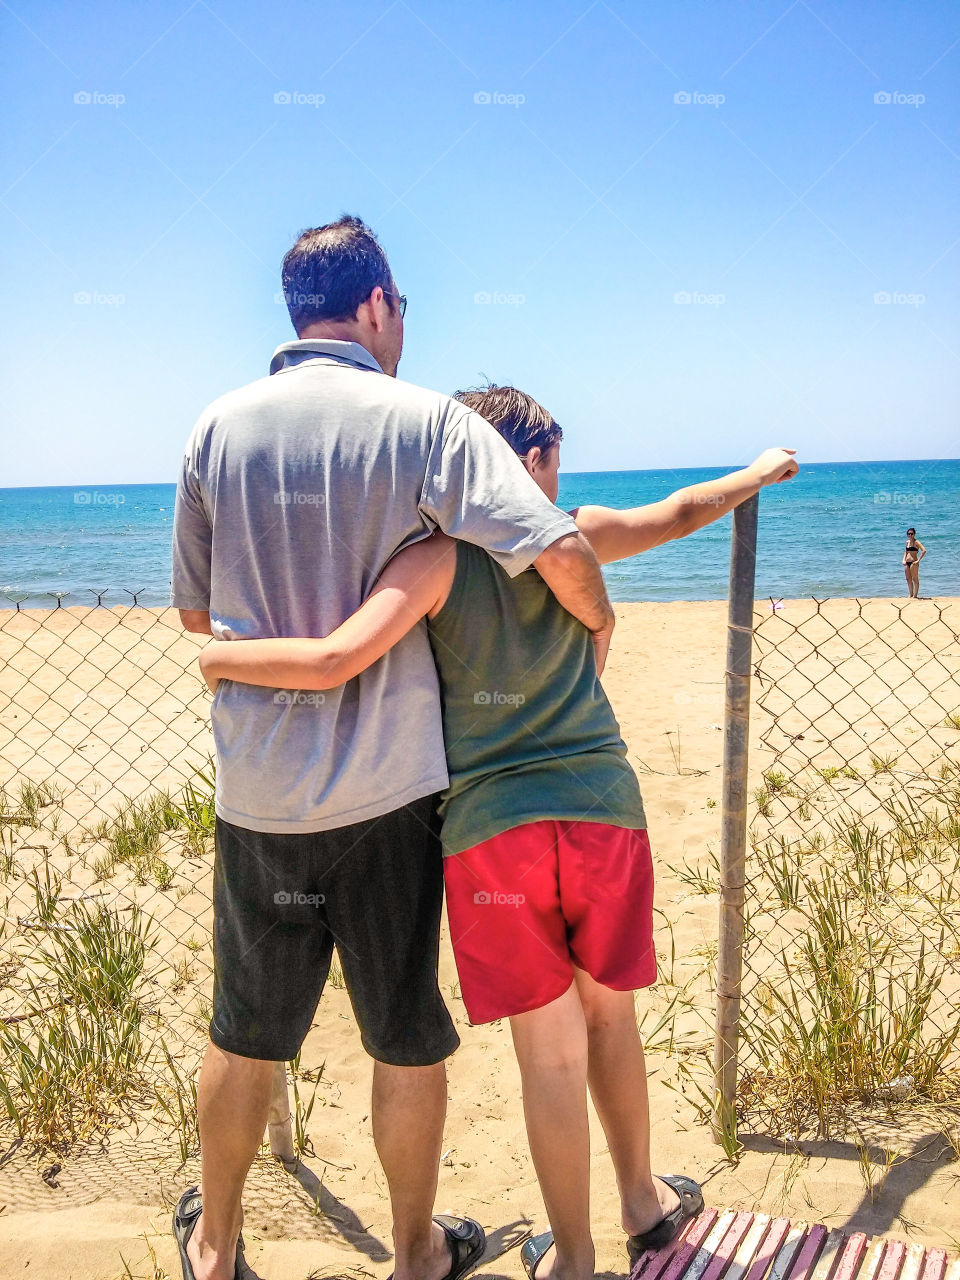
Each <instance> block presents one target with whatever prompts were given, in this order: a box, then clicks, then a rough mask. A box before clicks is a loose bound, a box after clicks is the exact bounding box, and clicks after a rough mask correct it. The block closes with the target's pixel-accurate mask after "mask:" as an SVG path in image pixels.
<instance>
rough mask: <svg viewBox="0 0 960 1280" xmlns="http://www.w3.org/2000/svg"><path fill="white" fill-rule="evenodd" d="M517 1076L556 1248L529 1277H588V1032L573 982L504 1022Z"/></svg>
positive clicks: (547, 1279)
mask: <svg viewBox="0 0 960 1280" xmlns="http://www.w3.org/2000/svg"><path fill="white" fill-rule="evenodd" d="M510 1030H511V1031H512V1033H513V1044H514V1048H515V1049H516V1051H517V1062H518V1063H519V1064H520V1075H521V1077H522V1079H523V1113H524V1116H525V1117H526V1121H527V1137H528V1139H529V1141H530V1154H531V1155H532V1157H533V1163H534V1167H535V1168H536V1171H537V1180H538V1181H539V1183H540V1190H541V1192H542V1193H543V1202H544V1204H545V1206H546V1209H547V1217H548V1218H549V1219H550V1227H551V1230H552V1231H553V1237H554V1242H555V1244H556V1249H555V1250H551V1251H550V1252H549V1253H547V1254H546V1255H545V1256H544V1257H543V1260H542V1261H541V1262H540V1264H539V1265H538V1266H537V1269H536V1274H535V1280H551V1277H552V1280H589V1278H590V1277H592V1276H593V1268H594V1249H593V1240H592V1237H591V1235H590V1127H589V1121H588V1119H587V1032H586V1026H585V1024H584V1019H583V1010H582V1008H581V1006H580V997H579V995H578V993H577V987H576V984H575V983H571V984H570V986H569V987H568V989H567V990H566V991H565V992H564V994H563V995H562V996H560V997H559V999H557V1000H553V1001H551V1003H550V1004H548V1005H544V1006H543V1008H541V1009H532V1010H530V1012H529V1013H521V1014H518V1015H517V1016H516V1017H513V1018H511V1019H510Z"/></svg>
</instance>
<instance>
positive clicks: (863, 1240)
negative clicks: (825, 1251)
mask: <svg viewBox="0 0 960 1280" xmlns="http://www.w3.org/2000/svg"><path fill="white" fill-rule="evenodd" d="M867 1244H868V1241H867V1237H866V1236H865V1235H864V1234H863V1232H862V1231H855V1232H854V1233H853V1235H852V1236H850V1237H848V1239H847V1240H846V1241H845V1242H844V1245H843V1249H842V1250H841V1253H840V1258H839V1260H838V1262H837V1269H836V1271H835V1272H834V1273H833V1280H854V1276H855V1275H856V1274H857V1268H858V1267H859V1266H860V1259H861V1258H862V1257H863V1255H864V1254H865V1253H866V1251H867ZM936 1280H940V1277H939V1276H938V1277H937V1278H936Z"/></svg>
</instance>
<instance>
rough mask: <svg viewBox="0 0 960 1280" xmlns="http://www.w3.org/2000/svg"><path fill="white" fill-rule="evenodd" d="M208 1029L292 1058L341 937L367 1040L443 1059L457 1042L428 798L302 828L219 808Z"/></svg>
mask: <svg viewBox="0 0 960 1280" xmlns="http://www.w3.org/2000/svg"><path fill="white" fill-rule="evenodd" d="M216 848H217V853H216V862H215V867H214V891H213V902H214V926H213V938H214V991H213V1018H212V1021H211V1023H210V1037H211V1039H212V1040H213V1042H214V1044H216V1045H218V1046H219V1047H220V1048H221V1049H225V1050H226V1051H227V1052H228V1053H235V1054H239V1055H240V1056H241V1057H244V1058H263V1059H267V1060H271V1061H287V1060H289V1059H290V1058H293V1057H294V1056H295V1055H296V1053H297V1051H298V1049H299V1048H300V1046H301V1044H302V1043H303V1040H304V1037H305V1036H306V1034H307V1032H308V1030H309V1029H310V1024H311V1022H312V1020H313V1015H314V1013H315V1011H316V1007H317V1002H318V1001H319V999H320V994H321V992H322V991H323V987H324V983H325V982H326V980H327V974H328V973H329V970H330V960H331V957H332V954H333V948H334V946H336V948H337V953H338V955H339V957H340V964H341V967H342V969H343V976H344V980H345V983H346V988H347V992H348V993H349V996H350V1001H351V1003H352V1005H353V1011H354V1014H355V1015H356V1019H357V1023H358V1024H359V1027H360V1035H361V1039H362V1041H363V1047H364V1048H365V1049H366V1051H367V1053H369V1054H370V1056H371V1057H373V1058H376V1059H377V1060H378V1061H379V1062H386V1063H390V1064H392V1065H394V1066H402V1067H418V1066H429V1065H431V1064H432V1063H435V1062H441V1061H442V1060H443V1059H444V1058H446V1057H448V1056H449V1055H450V1054H451V1053H452V1052H453V1051H454V1049H456V1047H457V1045H458V1044H459V1043H460V1041H459V1037H458V1036H457V1033H456V1031H455V1030H454V1026H453V1023H452V1021H451V1019H450V1015H449V1013H448V1012H447V1009H446V1006H445V1005H444V1003H443V998H442V997H441V995H440V989H439V987H438V985H437V958H438V950H439V938H440V910H441V904H442V900H443V868H442V862H441V852H440V841H439V823H438V820H437V816H436V797H435V796H427V797H425V798H424V799H422V800H416V801H414V802H413V803H412V804H408V805H406V806H404V808H402V809H397V810H395V811H394V812H393V813H388V814H384V815H383V816H382V817H379V818H371V819H370V820H368V821H366V822H358V823H355V824H354V825H352V826H349V827H337V828H335V829H333V830H331V831H317V832H311V833H310V834H307V835H271V834H266V833H264V832H261V831H248V830H246V829H245V828H242V827H235V826H233V825H232V824H231V823H229V822H224V821H223V820H222V819H220V818H218V819H217V839H216Z"/></svg>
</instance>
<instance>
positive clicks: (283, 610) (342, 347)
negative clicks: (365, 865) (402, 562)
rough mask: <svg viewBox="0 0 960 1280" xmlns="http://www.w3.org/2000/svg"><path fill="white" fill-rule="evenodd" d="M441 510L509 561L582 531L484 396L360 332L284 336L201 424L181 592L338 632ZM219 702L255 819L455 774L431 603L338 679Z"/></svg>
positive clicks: (255, 631) (242, 626)
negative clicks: (346, 338)
mask: <svg viewBox="0 0 960 1280" xmlns="http://www.w3.org/2000/svg"><path fill="white" fill-rule="evenodd" d="M438 527H439V528H440V529H443V530H444V531H445V532H446V533H448V534H450V535H451V536H452V537H454V538H463V539H465V540H466V541H468V542H473V543H476V544H477V545H478V546H481V547H483V548H485V549H486V550H487V551H488V552H489V553H490V555H492V556H493V557H494V559H496V560H497V562H498V563H499V564H501V565H503V566H504V568H505V569H506V570H507V572H508V573H510V574H511V575H513V574H517V573H520V572H521V571H522V570H524V569H526V568H528V567H529V565H530V564H531V563H532V562H533V561H534V560H535V559H536V558H537V556H539V554H540V553H541V552H542V551H543V550H544V549H545V548H546V547H548V546H550V544H551V543H553V542H555V541H556V540H557V539H558V538H560V537H562V536H563V535H564V534H566V533H573V532H576V526H575V525H574V523H573V521H572V520H571V519H570V517H569V516H567V515H565V514H564V513H563V512H561V511H560V510H558V508H557V507H556V506H554V505H553V503H551V502H550V501H549V500H548V499H547V498H546V497H545V496H544V494H543V493H542V492H541V491H540V489H539V488H538V487H537V485H536V484H535V483H534V482H533V480H531V479H530V477H529V476H528V475H527V474H526V472H525V471H524V469H523V467H522V466H521V464H520V463H519V462H518V460H517V458H516V456H515V455H514V453H513V451H512V450H511V448H510V447H509V445H507V444H506V442H505V441H504V440H503V439H501V437H500V436H499V435H498V433H497V432H496V431H495V430H494V428H493V427H491V426H490V424H489V423H487V422H486V421H485V420H484V419H483V418H481V417H480V416H479V415H478V414H476V413H473V412H471V411H470V410H469V409H467V408H466V407H465V406H464V405H462V404H460V403H459V402H458V401H456V400H452V399H451V398H450V397H449V396H444V395H439V394H438V393H436V392H433V391H426V390H424V389H423V388H422V387H415V386H412V385H410V384H409V383H406V382H401V381H398V380H397V379H395V378H390V377H388V376H387V375H385V374H384V373H383V372H382V371H381V369H380V366H379V365H378V364H377V362H376V360H375V359H374V358H373V357H372V356H371V355H370V354H369V352H368V351H366V350H365V349H364V348H363V347H361V346H359V345H357V344H356V343H353V342H335V341H327V340H317V339H308V340H300V341H296V342H288V343H285V344H284V345H283V346H281V347H279V348H278V349H277V351H276V353H275V354H274V357H273V360H272V362H271V365H270V376H269V377H267V378H263V379H261V380H260V381H258V382H253V383H251V384H250V385H249V386H246V387H242V388H241V389H240V390H238V391H233V392H230V393H229V394H228V395H225V396H223V397H221V399H219V400H216V401H214V403H213V404H212V405H210V406H209V408H208V409H207V410H206V411H205V412H204V413H203V415H202V416H201V418H200V420H199V422H198V423H197V425H196V427H195V428H194V431H193V434H192V435H191V437H190V440H189V442H188V443H187V448H186V453H185V456H184V460H183V468H182V471H181V475H180V480H179V484H178V488H177V505H176V517H175V522H174V547H173V603H174V605H175V606H176V607H177V608H180V609H197V610H209V613H210V618H211V623H212V629H213V633H214V635H215V636H217V637H220V638H226V639H231V638H232V639H244V638H251V637H257V636H323V635H327V634H329V632H331V631H332V630H333V629H334V628H335V627H337V626H339V624H340V623H341V622H343V620H344V619H345V618H347V617H348V616H349V615H350V614H351V613H353V612H354V610H355V609H357V608H358V607H359V606H360V604H361V603H362V602H363V600H364V599H365V598H366V596H367V595H368V593H369V591H370V588H371V587H372V586H373V584H374V582H375V581H376V579H377V577H378V576H379V574H380V573H381V571H382V570H383V567H384V565H385V564H386V563H387V561H388V560H389V559H390V557H391V556H392V555H394V553H395V552H396V551H398V550H399V549H400V548H401V547H404V546H407V545H408V544H410V543H412V542H416V541H418V540H419V539H421V538H425V537H427V536H428V535H429V534H430V533H431V532H433V530H434V529H436V528H438ZM211 720H212V723H213V732H214V738H215V741H216V748H217V813H218V814H219V815H220V817H221V818H224V819H225V820H226V821H228V822H231V823H234V824H235V825H237V826H240V827H246V828H248V829H251V830H254V831H272V832H286V831H289V832H303V831H322V830H326V829H327V828H330V827H339V826H346V825H348V824H350V823H353V822H361V821H363V820H364V819H367V818H373V817H377V816H379V815H380V814H383V813H389V812H390V811H391V810H393V809H397V808H399V807H400V806H401V805H404V804H407V803H409V802H410V801H411V800H415V799H417V798H418V797H420V796H424V795H429V794H431V793H432V792H435V791H439V790H441V789H442V788H443V787H444V786H446V783H447V771H446V764H445V762H444V753H443V738H442V733H441V724H440V695H439V689H438V685H437V675H436V670H435V668H434V664H433V659H432V657H431V653H430V646H429V642H428V639H427V633H426V626H425V624H424V623H423V622H421V623H419V624H418V625H417V626H416V627H415V628H414V629H413V630H412V631H411V632H410V633H409V634H408V635H407V636H406V637H405V638H404V639H403V640H401V641H400V643H399V644H397V645H396V646H395V647H394V648H393V649H391V650H390V652H389V653H388V654H386V656H385V657H383V658H381V659H380V661H379V662H377V663H375V664H374V665H373V666H372V667H370V668H369V669H368V670H367V671H365V672H363V674H362V675H360V676H358V677H357V678H356V679H354V680H351V681H349V682H348V683H347V684H345V685H343V686H341V687H340V688H337V689H331V690H329V691H328V692H326V693H323V694H318V693H297V692H296V691H290V690H284V691H279V692H278V691H274V690H272V689H260V688H255V687H253V686H252V685H242V684H237V683H234V682H232V681H224V682H221V684H220V687H219V688H218V690H217V693H216V695H215V697H214V700H213V704H212V707H211Z"/></svg>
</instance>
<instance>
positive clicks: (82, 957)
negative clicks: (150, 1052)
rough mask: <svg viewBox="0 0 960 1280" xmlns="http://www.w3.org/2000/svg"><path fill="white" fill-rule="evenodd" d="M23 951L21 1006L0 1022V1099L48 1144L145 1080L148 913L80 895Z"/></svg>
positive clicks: (93, 1122) (76, 1134)
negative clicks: (0, 1057)
mask: <svg viewBox="0 0 960 1280" xmlns="http://www.w3.org/2000/svg"><path fill="white" fill-rule="evenodd" d="M56 922H57V927H56V929H54V930H51V931H50V933H49V934H48V936H47V937H46V938H45V939H44V940H43V941H42V942H40V943H39V944H37V945H36V946H35V948H34V949H33V951H32V952H30V953H29V954H28V955H27V956H26V957H25V961H26V976H25V978H24V983H25V990H24V992H23V995H24V1001H23V1008H22V1011H21V1012H20V1013H19V1014H18V1015H16V1016H14V1017H10V1018H7V1019H5V1020H4V1021H3V1022H0V1048H2V1052H3V1070H2V1072H0V1107H2V1108H3V1110H4V1111H5V1112H6V1115H7V1118H8V1120H10V1121H11V1122H12V1124H13V1125H14V1127H15V1129H16V1131H17V1133H18V1135H19V1136H20V1137H22V1138H27V1139H30V1140H33V1141H35V1142H37V1143H39V1144H42V1145H43V1146H44V1147H47V1148H50V1149H52V1150H61V1149H63V1147H64V1146H65V1145H66V1144H68V1143H71V1142H74V1141H76V1140H78V1139H81V1140H82V1139H85V1138H88V1137H90V1136H92V1135H93V1134H94V1133H96V1132H98V1131H100V1130H102V1129H103V1128H104V1127H106V1125H107V1124H108V1122H109V1121H110V1120H112V1119H113V1118H115V1117H116V1115H117V1114H118V1113H119V1112H122V1111H124V1110H125V1108H126V1107H127V1105H128V1103H129V1101H130V1099H131V1097H132V1096H133V1095H134V1094H136V1093H137V1091H138V1090H139V1089H140V1088H142V1086H143V1083H144V1082H143V1063H142V1050H143V1043H142V1034H141V1024H142V1020H143V1014H144V1006H143V997H142V991H141V984H142V978H143V970H144V963H145V960H146V955H147V951H148V948H149V946H150V933H151V927H150V920H149V917H147V916H145V915H144V913H143V912H142V911H140V910H139V908H137V907H135V906H134V907H131V908H130V909H129V910H128V911H124V912H118V911H115V910H112V909H109V908H107V907H104V906H103V905H101V904H96V905H92V904H90V903H88V902H84V901H78V902H73V903H71V904H70V906H69V909H68V910H66V911H64V912H58V913H57V920H56Z"/></svg>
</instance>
